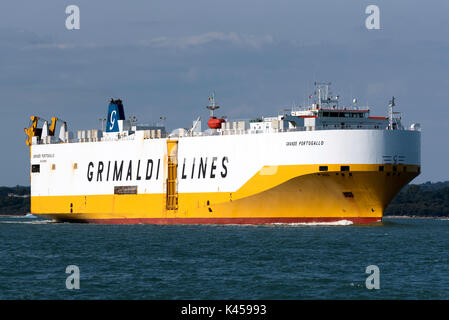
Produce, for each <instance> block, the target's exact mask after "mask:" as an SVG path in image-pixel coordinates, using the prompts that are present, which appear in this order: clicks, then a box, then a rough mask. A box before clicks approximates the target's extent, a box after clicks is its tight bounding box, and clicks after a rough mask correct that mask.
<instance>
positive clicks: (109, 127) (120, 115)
mask: <svg viewBox="0 0 449 320" xmlns="http://www.w3.org/2000/svg"><path fill="white" fill-rule="evenodd" d="M119 120H125V110H124V109H123V104H122V100H120V99H118V100H114V99H111V102H110V103H109V108H108V117H107V122H106V132H118V131H119V126H118V121H119Z"/></svg>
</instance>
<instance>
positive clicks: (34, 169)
mask: <svg viewBox="0 0 449 320" xmlns="http://www.w3.org/2000/svg"><path fill="white" fill-rule="evenodd" d="M40 171H41V165H40V164H33V165H31V172H40Z"/></svg>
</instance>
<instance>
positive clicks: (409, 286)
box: [0, 217, 449, 299]
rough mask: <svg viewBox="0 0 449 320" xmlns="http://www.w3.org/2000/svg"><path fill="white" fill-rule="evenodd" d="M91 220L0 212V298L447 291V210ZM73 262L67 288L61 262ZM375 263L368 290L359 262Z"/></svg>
mask: <svg viewBox="0 0 449 320" xmlns="http://www.w3.org/2000/svg"><path fill="white" fill-rule="evenodd" d="M342 224H343V225H332V226H330V225H265V226H237V225H232V226H220V225H183V226H182V225H180V226H154V225H90V224H66V223H52V222H49V221H47V220H42V219H37V218H32V217H31V218H30V217H28V218H24V217H21V218H17V217H0V299H449V220H436V219H388V220H386V221H384V222H383V223H380V224H375V225H366V226H361V225H344V223H342ZM69 265H76V266H77V267H78V268H79V272H80V288H79V290H76V289H74V290H68V289H67V288H66V278H67V277H69V276H70V274H66V267H67V266H69ZM370 265H375V266H377V267H378V268H379V283H380V289H378V290H376V289H372V290H368V289H367V288H366V285H365V281H366V279H367V277H368V276H370V274H368V273H365V272H366V268H367V267H368V266H370Z"/></svg>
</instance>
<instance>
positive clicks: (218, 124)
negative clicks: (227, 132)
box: [207, 116, 226, 129]
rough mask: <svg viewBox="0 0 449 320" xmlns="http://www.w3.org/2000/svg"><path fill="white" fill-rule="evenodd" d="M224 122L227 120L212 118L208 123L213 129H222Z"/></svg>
mask: <svg viewBox="0 0 449 320" xmlns="http://www.w3.org/2000/svg"><path fill="white" fill-rule="evenodd" d="M223 122H226V121H225V119H217V117H213V116H211V117H210V118H209V121H208V122H207V125H208V126H209V128H211V129H221V124H222V123H223Z"/></svg>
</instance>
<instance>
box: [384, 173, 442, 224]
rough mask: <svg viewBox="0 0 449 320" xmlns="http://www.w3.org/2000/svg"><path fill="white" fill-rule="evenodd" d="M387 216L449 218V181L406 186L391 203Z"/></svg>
mask: <svg viewBox="0 0 449 320" xmlns="http://www.w3.org/2000/svg"><path fill="white" fill-rule="evenodd" d="M385 215H389V216H423V217H442V216H449V181H446V182H436V183H430V182H426V183H423V184H410V185H408V186H406V187H405V188H404V189H402V191H401V192H400V193H399V194H398V195H397V196H396V197H395V198H394V199H393V201H392V202H391V203H390V205H389V206H388V208H387V210H386V212H385Z"/></svg>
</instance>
